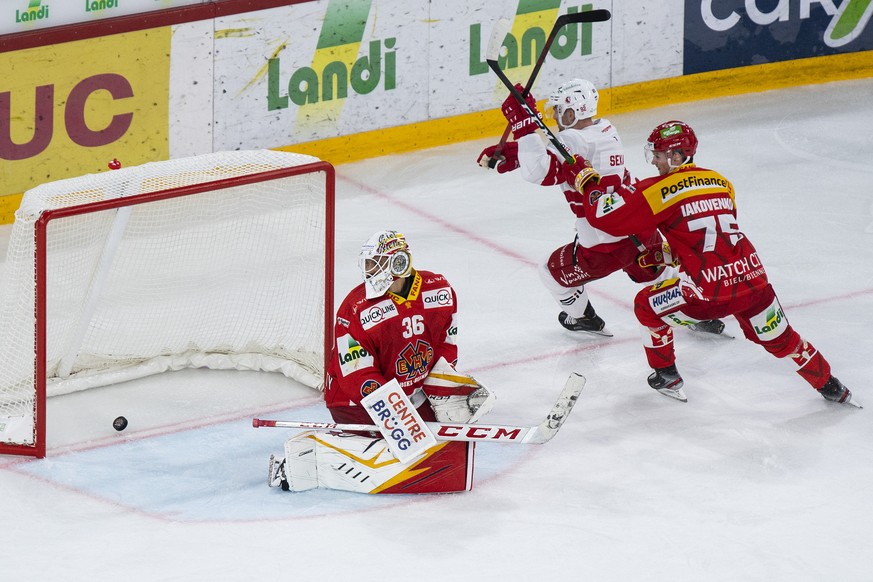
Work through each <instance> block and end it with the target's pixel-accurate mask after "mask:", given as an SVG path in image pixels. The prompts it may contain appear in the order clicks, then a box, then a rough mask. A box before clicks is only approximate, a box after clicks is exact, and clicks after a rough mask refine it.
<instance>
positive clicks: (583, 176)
mask: <svg viewBox="0 0 873 582" xmlns="http://www.w3.org/2000/svg"><path fill="white" fill-rule="evenodd" d="M561 174H562V175H563V177H564V181H565V182H566V183H567V184H569V185H570V186H572V187H574V188H576V190H577V191H578V192H582V191H583V190H584V188H585V184H586V183H587V182H588V181H589V180H594V182H595V183H597V182H599V181H600V174H598V173H597V172H596V171H595V170H594V168H592V167H591V162H589V161H588V160H586V159H585V158H583V157H582V156H576V159H575V160H574V161H573V163H570V162H564V163H563V164H562V165H561Z"/></svg>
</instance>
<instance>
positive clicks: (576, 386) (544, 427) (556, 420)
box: [525, 372, 585, 445]
mask: <svg viewBox="0 0 873 582" xmlns="http://www.w3.org/2000/svg"><path fill="white" fill-rule="evenodd" d="M584 387H585V377H584V376H582V375H581V374H577V373H576V372H573V373H572V374H570V377H569V378H567V383H566V384H564V389H563V390H562V391H561V394H560V395H558V400H557V401H556V402H555V405H554V406H553V407H552V410H551V412H549V415H548V416H546V419H545V420H544V421H543V422H542V423H540V425H539V426H538V427H537V428H536V430H535V431H534V433H533V434H532V435H531V437H530V438H529V439H528V440H527V441H525V442H528V443H531V444H537V445H539V444H543V443H546V442H548V441H550V440H552V437H554V436H555V435H556V434H558V431H559V430H560V429H561V426H563V424H564V421H566V420H567V417H568V416H570V411H571V410H573V407H574V406H576V401H577V400H579V395H580V394H581V393H582V389H583V388H584Z"/></svg>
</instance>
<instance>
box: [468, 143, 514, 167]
mask: <svg viewBox="0 0 873 582" xmlns="http://www.w3.org/2000/svg"><path fill="white" fill-rule="evenodd" d="M498 147H500V146H499V145H493V146H488V147H487V148H485V149H484V150H482V153H481V154H479V158H478V159H477V160H476V161H477V162H479V165H480V166H482V167H483V168H489V169H490V168H492V167H494V168H497V172H498V173H500V174H505V173H506V172H511V171H513V170H517V169H518V168H519V163H518V142H514V141H510V142H507V143H505V144H503V149H501V150H500V153H499V154H498V155H497V156H496V157H495V155H494V154H495V153H496V152H497V148H498ZM492 160H494V161H495V162H497V163H496V164H495V165H494V166H492V165H491V161H492Z"/></svg>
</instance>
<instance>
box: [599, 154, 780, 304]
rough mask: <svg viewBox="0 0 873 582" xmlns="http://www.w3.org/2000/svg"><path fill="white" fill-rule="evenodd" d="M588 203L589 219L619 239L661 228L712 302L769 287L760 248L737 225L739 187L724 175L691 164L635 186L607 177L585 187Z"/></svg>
mask: <svg viewBox="0 0 873 582" xmlns="http://www.w3.org/2000/svg"><path fill="white" fill-rule="evenodd" d="M585 204H586V216H587V217H588V220H589V221H590V222H591V223H592V224H593V225H594V226H595V227H597V228H600V229H602V230H604V231H606V232H608V233H610V234H613V235H616V236H618V235H622V234H631V233H634V232H642V231H644V230H646V229H651V228H655V227H656V228H659V229H660V230H661V233H662V234H663V235H664V238H666V239H667V242H669V243H670V247H671V249H672V251H673V255H674V256H677V257H679V259H680V261H681V263H682V265H681V268H682V270H683V271H684V273H685V274H686V275H687V276H688V277H689V278H690V279H691V280H692V281H693V282H694V283H695V285H696V286H697V288H698V289H699V291H700V292H701V294H702V295H703V297H704V298H706V299H709V300H716V301H718V300H726V299H730V298H731V297H740V296H743V295H746V294H748V293H752V292H754V291H756V290H758V289H761V288H762V287H764V286H766V285H767V274H766V273H765V272H764V267H763V266H762V264H761V261H760V260H759V258H758V253H757V251H756V250H755V247H754V246H753V245H752V243H751V241H749V239H748V238H746V236H745V235H744V234H743V233H742V232H740V230H739V229H738V227H737V211H736V205H735V204H734V187H733V185H732V184H731V183H730V182H729V181H728V180H727V178H725V177H724V176H722V175H721V174H719V173H718V172H715V171H713V170H707V169H704V168H699V167H697V166H695V165H694V164H693V163H688V164H684V165H682V166H680V167H678V168H677V169H676V170H674V171H672V172H670V173H669V174H667V175H664V176H655V177H652V178H647V179H645V180H640V181H638V182H637V183H636V184H634V185H633V186H624V185H623V184H621V180H620V179H618V178H617V177H615V176H604V177H603V178H602V179H601V180H600V183H599V184H595V183H594V181H591V182H589V183H588V184H587V185H586V186H585ZM701 234H703V235H704V236H701Z"/></svg>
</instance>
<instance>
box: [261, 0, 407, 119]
mask: <svg viewBox="0 0 873 582" xmlns="http://www.w3.org/2000/svg"><path fill="white" fill-rule="evenodd" d="M371 7H372V0H331V1H330V2H329V3H328V6H327V11H326V13H325V17H324V22H323V24H322V27H321V32H320V34H319V37H318V44H317V46H316V50H315V54H314V55H313V57H312V64H311V65H310V66H308V67H300V68H299V69H297V70H295V71H293V72H291V74H290V76H289V77H288V78H287V80H286V79H284V78H283V77H282V68H281V60H280V58H279V57H278V56H276V57H273V58H271V59H269V60H268V61H267V109H268V110H269V111H275V110H277V109H285V108H287V107H288V106H289V101H290V102H291V103H293V104H295V105H297V106H298V107H299V109H298V123H304V124H307V123H308V124H312V123H317V122H321V121H330V122H333V123H335V120H336V119H337V115H338V113H339V111H340V110H341V109H342V106H343V102H344V99H346V98H347V97H348V96H349V92H350V91H351V92H353V93H355V94H358V95H366V94H368V93H372V92H373V91H375V90H376V89H377V88H378V87H380V86H381V87H382V88H383V89H384V90H386V91H390V90H392V89H395V88H396V86H397V65H396V55H395V45H396V43H397V39H396V38H386V39H372V40H370V41H369V43H368V45H367V54H365V55H364V56H362V57H360V58H358V52H359V50H360V48H361V43H362V42H363V39H364V32H365V30H366V24H367V19H368V17H369V15H370V9H371Z"/></svg>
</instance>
